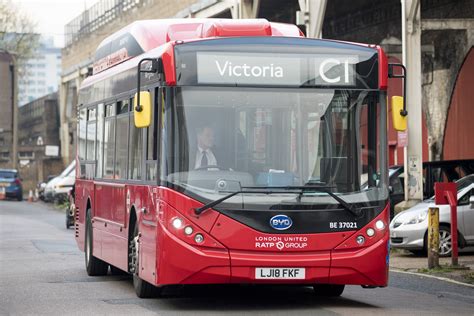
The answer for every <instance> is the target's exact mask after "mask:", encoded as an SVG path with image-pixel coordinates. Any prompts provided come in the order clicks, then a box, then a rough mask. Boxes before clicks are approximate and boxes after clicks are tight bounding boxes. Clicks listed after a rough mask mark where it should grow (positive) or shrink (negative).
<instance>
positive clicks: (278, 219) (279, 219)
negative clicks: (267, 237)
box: [270, 214, 293, 230]
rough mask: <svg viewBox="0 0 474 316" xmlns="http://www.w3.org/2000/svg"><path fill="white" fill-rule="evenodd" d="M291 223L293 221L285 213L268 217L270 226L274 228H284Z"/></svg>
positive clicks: (288, 226)
mask: <svg viewBox="0 0 474 316" xmlns="http://www.w3.org/2000/svg"><path fill="white" fill-rule="evenodd" d="M291 225H293V221H292V220H291V218H290V217H288V216H286V215H282V214H280V215H275V216H273V217H272V218H270V226H271V227H272V228H274V229H276V230H285V229H288V228H290V227H291Z"/></svg>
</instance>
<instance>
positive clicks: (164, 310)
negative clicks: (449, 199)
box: [0, 201, 474, 315]
mask: <svg viewBox="0 0 474 316" xmlns="http://www.w3.org/2000/svg"><path fill="white" fill-rule="evenodd" d="M73 233H74V231H73V230H72V229H70V230H67V229H66V227H65V216H64V213H62V212H60V211H58V210H55V209H53V208H52V207H51V206H49V205H45V204H43V203H28V202H16V201H0V315H66V314H67V315H88V314H89V315H125V314H129V315H157V314H158V315H210V314H213V315H220V314H226V315H241V314H252V315H257V314H258V315H260V314H262V315H288V314H290V313H291V314H292V315H315V314H316V313H317V314H318V315H358V314H364V315H371V314H374V315H382V314H383V315H390V314H391V315H406V314H410V315H413V314H416V315H423V314H424V315H433V314H438V315H448V314H451V315H453V314H457V315H473V314H474V288H470V287H467V286H462V285H457V284H452V283H447V282H444V281H439V280H435V279H429V278H424V277H419V276H414V275H406V274H401V273H395V272H394V273H391V275H390V285H389V286H388V287H387V288H379V289H362V288H361V287H359V286H348V287H346V290H345V291H344V293H343V295H342V297H340V298H334V299H328V298H318V297H315V296H314V295H313V292H312V290H311V289H310V288H305V287H286V286H265V287H261V286H238V285H237V286H186V287H173V288H168V289H167V290H166V291H165V293H164V296H163V297H162V298H157V299H139V298H137V297H136V296H135V292H134V290H133V287H132V284H131V280H130V278H129V277H127V276H111V275H110V276H105V277H89V276H87V274H86V272H85V268H84V255H83V253H82V252H80V251H79V250H78V249H77V246H76V244H75V241H74V238H73Z"/></svg>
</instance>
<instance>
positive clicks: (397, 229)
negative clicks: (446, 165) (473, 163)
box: [390, 175, 474, 256]
mask: <svg viewBox="0 0 474 316" xmlns="http://www.w3.org/2000/svg"><path fill="white" fill-rule="evenodd" d="M456 185H457V199H458V208H457V212H458V232H459V233H458V241H459V242H458V244H459V246H460V247H461V248H462V247H466V246H471V245H474V175H469V176H467V177H464V178H462V179H460V180H458V181H457V182H456ZM430 207H438V208H439V223H440V227H439V230H440V232H439V234H440V247H439V248H440V249H439V254H440V255H441V256H449V255H451V249H452V244H451V228H450V227H451V226H450V225H451V215H450V206H449V205H436V204H435V202H434V197H432V198H431V199H428V200H425V201H423V202H421V203H419V204H417V205H415V206H413V207H412V208H409V209H408V210H406V211H403V212H400V213H399V214H398V215H396V216H395V217H394V218H393V220H392V222H391V223H390V241H391V245H392V247H393V248H401V249H407V250H410V251H412V252H414V253H421V252H426V239H427V231H428V208H430Z"/></svg>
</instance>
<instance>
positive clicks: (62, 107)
mask: <svg viewBox="0 0 474 316" xmlns="http://www.w3.org/2000/svg"><path fill="white" fill-rule="evenodd" d="M67 89H68V82H67V81H63V82H61V85H60V86H59V141H60V144H61V157H62V159H63V163H64V164H67V163H69V161H70V159H69V137H68V135H69V132H68V123H67V119H66V104H67V102H66V101H67V100H66V98H67Z"/></svg>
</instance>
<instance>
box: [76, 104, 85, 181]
mask: <svg viewBox="0 0 474 316" xmlns="http://www.w3.org/2000/svg"><path fill="white" fill-rule="evenodd" d="M78 119H79V124H78V125H77V138H78V141H77V156H78V158H79V161H80V169H79V170H80V172H79V175H80V177H81V178H84V177H85V176H86V174H85V164H84V163H83V160H85V159H86V144H87V140H86V135H87V109H85V108H84V109H81V110H80V111H79V115H78Z"/></svg>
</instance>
